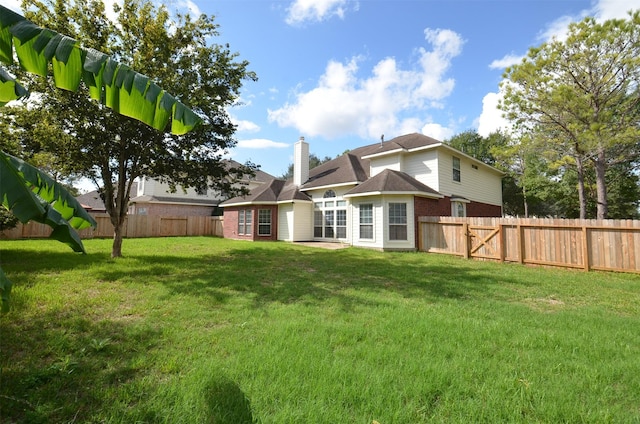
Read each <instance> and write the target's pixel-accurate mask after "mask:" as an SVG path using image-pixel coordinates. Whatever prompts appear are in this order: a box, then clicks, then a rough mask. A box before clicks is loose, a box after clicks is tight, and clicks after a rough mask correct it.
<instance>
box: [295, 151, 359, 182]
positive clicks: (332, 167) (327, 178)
mask: <svg viewBox="0 0 640 424" xmlns="http://www.w3.org/2000/svg"><path fill="white" fill-rule="evenodd" d="M367 178H369V161H368V160H363V159H361V158H360V157H358V156H356V155H354V154H352V153H351V152H349V153H346V154H344V155H342V156H338V157H337V158H335V159H333V160H330V161H329V162H325V163H323V164H322V165H319V166H316V167H315V168H313V169H312V170H310V171H309V179H308V180H307V181H306V182H305V183H304V184H303V185H302V187H301V190H303V191H304V190H309V189H312V188H316V187H324V186H329V185H336V184H344V183H356V184H357V183H361V182H363V181H366V180H367Z"/></svg>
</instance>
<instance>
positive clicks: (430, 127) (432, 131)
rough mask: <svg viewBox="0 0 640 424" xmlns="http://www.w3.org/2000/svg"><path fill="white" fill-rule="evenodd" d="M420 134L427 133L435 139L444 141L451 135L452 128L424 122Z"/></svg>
mask: <svg viewBox="0 0 640 424" xmlns="http://www.w3.org/2000/svg"><path fill="white" fill-rule="evenodd" d="M421 132H422V134H424V135H428V136H429V137H432V138H435V139H436V140H440V141H444V140H446V139H448V138H451V137H453V135H454V130H453V129H451V128H447V127H443V126H442V125H440V124H435V123H431V124H426V125H425V126H423V127H422V130H421Z"/></svg>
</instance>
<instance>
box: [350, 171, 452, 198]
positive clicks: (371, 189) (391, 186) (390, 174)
mask: <svg viewBox="0 0 640 424" xmlns="http://www.w3.org/2000/svg"><path fill="white" fill-rule="evenodd" d="M374 193H375V194H378V193H380V194H382V193H411V194H415V195H423V196H428V197H444V196H442V194H440V193H438V192H437V191H435V190H434V189H432V188H431V187H429V186H428V185H426V184H423V183H421V182H420V181H418V180H416V179H415V178H413V177H411V176H409V175H407V174H405V173H404V172H400V171H394V170H392V169H385V170H384V171H382V172H380V173H379V174H377V175H376V176H374V177H372V178H369V179H368V180H367V181H365V182H363V183H362V184H360V185H358V186H356V187H354V188H353V189H351V190H349V191H348V192H347V193H345V197H347V196H355V195H365V194H374Z"/></svg>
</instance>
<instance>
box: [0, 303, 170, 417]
mask: <svg viewBox="0 0 640 424" xmlns="http://www.w3.org/2000/svg"><path fill="white" fill-rule="evenodd" d="M17 322H19V323H20V324H19V327H18V325H17V324H16V323H17ZM0 331H1V332H2V347H1V355H0V358H1V359H0V360H1V362H0V364H1V368H0V370H1V374H0V379H1V383H2V384H0V405H1V406H0V422H28V423H50V422H85V421H93V420H94V419H95V417H94V415H93V414H94V413H96V411H100V410H101V408H100V405H105V407H107V406H109V405H110V404H111V403H112V402H113V399H112V398H111V397H110V396H109V392H110V391H114V390H118V388H119V387H122V386H123V385H126V384H127V383H128V382H131V381H134V380H135V379H136V378H139V374H140V373H142V372H144V370H141V369H138V368H137V367H136V365H135V364H136V360H137V358H138V357H140V356H142V355H145V354H146V353H147V352H148V351H149V349H150V348H152V347H153V346H154V345H155V344H156V343H157V340H158V338H159V335H160V331H159V330H156V329H154V328H149V327H144V326H136V325H131V323H127V322H116V321H108V320H104V321H101V322H92V321H91V320H90V319H87V318H85V317H84V315H82V314H81V315H78V316H76V315H75V314H74V312H73V311H71V310H61V311H55V312H50V313H46V314H38V315H33V316H31V317H30V318H29V319H28V320H26V319H24V320H23V319H19V317H17V316H14V315H8V316H5V317H2V321H1V322H0ZM92 418H93V419H92ZM157 418H159V417H157Z"/></svg>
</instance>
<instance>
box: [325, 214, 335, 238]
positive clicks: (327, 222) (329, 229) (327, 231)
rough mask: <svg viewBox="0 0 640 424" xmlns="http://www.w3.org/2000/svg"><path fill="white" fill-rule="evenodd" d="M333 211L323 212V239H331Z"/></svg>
mask: <svg viewBox="0 0 640 424" xmlns="http://www.w3.org/2000/svg"><path fill="white" fill-rule="evenodd" d="M334 213H335V211H325V212H324V237H325V238H333V216H334Z"/></svg>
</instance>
